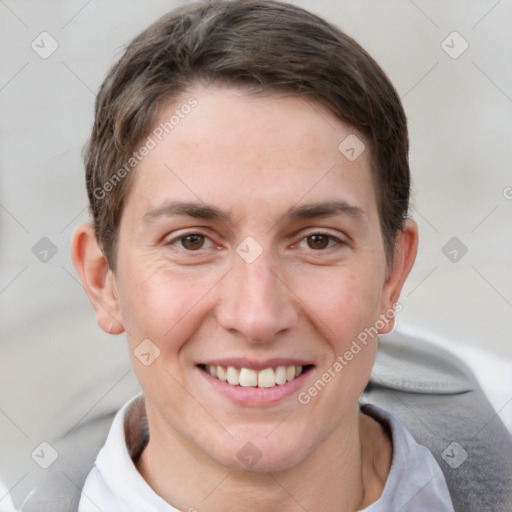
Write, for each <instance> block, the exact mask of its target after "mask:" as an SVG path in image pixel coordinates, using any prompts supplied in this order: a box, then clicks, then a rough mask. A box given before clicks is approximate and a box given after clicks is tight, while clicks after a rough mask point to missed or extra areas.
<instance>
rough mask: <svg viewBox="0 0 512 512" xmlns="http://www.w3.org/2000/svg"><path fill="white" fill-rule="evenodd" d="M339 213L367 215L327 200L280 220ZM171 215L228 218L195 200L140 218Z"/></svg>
mask: <svg viewBox="0 0 512 512" xmlns="http://www.w3.org/2000/svg"><path fill="white" fill-rule="evenodd" d="M340 213H341V214H344V215H348V216H350V217H353V218H355V219H356V220H364V218H365V217H366V216H367V215H366V213H365V211H364V210H363V209H362V208H360V207H358V206H354V205H351V204H349V203H347V202H346V201H327V202H318V203H310V204H305V205H302V206H294V207H292V208H290V209H289V210H288V211H287V212H286V214H285V215H284V216H283V217H282V218H281V220H283V219H287V220H292V221H293V220H301V219H313V218H317V217H327V216H330V215H337V214H340ZM173 215H184V216H188V217H193V218H196V219H205V220H220V221H224V222H225V221H228V220H229V218H230V214H229V213H228V212H226V211H224V210H221V209H219V208H217V207H215V206H210V205H207V204H200V203H196V202H185V201H166V202H165V203H163V204H162V205H161V206H158V207H157V208H154V209H153V210H150V211H149V212H147V213H146V214H144V216H143V217H142V220H143V222H144V223H150V222H152V221H154V220H156V219H158V218H160V217H170V216H173Z"/></svg>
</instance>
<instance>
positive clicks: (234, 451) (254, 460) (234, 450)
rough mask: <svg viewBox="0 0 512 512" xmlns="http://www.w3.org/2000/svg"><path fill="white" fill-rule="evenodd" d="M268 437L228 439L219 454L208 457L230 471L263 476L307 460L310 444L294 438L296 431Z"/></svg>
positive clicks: (246, 436)
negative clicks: (227, 442) (226, 444)
mask: <svg viewBox="0 0 512 512" xmlns="http://www.w3.org/2000/svg"><path fill="white" fill-rule="evenodd" d="M267 432H268V431H267ZM267 435H268V434H267ZM270 437H272V434H271V436H270ZM270 437H269V438H265V437H263V436H261V437H260V436H248V435H245V436H243V438H240V437H238V438H237V439H231V440H230V442H229V446H225V447H224V449H223V450H222V452H221V453H215V454H210V456H211V457H212V458H213V459H214V460H215V461H216V462H217V463H218V464H220V465H222V466H224V467H226V468H228V469H230V470H231V471H251V472H255V473H262V472H276V471H283V470H286V469H289V468H291V467H293V466H295V465H297V464H298V463H300V462H301V461H303V460H304V459H306V458H307V457H308V455H309V454H310V452H311V450H312V447H311V444H309V445H308V441H307V440H306V439H304V438H300V437H297V433H296V432H294V433H293V434H292V433H290V435H288V436H283V435H281V436H276V437H275V439H270ZM286 437H287V439H286ZM310 442H311V440H310Z"/></svg>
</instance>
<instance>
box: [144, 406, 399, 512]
mask: <svg viewBox="0 0 512 512" xmlns="http://www.w3.org/2000/svg"><path fill="white" fill-rule="evenodd" d="M151 419H152V418H151V415H148V421H149V425H150V431H151V437H150V441H149V443H148V445H147V446H146V448H145V449H144V451H143V453H142V456H141V457H140V459H139V461H138V462H137V468H138V470H139V472H140V473H141V475H142V476H143V478H144V479H145V480H146V482H147V483H148V484H149V485H150V486H151V487H152V488H153V490H154V491H155V492H156V493H157V494H158V495H159V496H161V497H162V498H163V499H164V500H166V501H167V502H168V503H170V504H171V505H173V506H174V507H176V508H178V509H179V510H194V509H197V510H201V512H203V511H204V512H221V511H222V512H224V511H225V510H226V507H227V506H229V508H230V509H236V510H240V511H241V512H244V511H246V510H247V511H251V512H259V511H260V510H261V511H267V510H269V509H270V510H277V509H279V510H281V511H283V512H295V511H297V512H299V511H300V512H303V511H304V510H325V511H326V512H327V511H329V512H330V511H333V512H334V511H337V512H342V511H343V512H352V511H354V510H359V509H361V508H364V507H366V506H368V505H369V504H371V503H373V502H374V501H375V500H376V499H378V498H379V496H380V495H381V493H382V490H383V488H384V484H385V481H386V478H387V475H388V473H389V467H390V463H391V451H392V448H391V442H390V440H389V438H388V437H387V435H386V434H385V433H384V432H383V430H382V429H381V427H380V425H379V424H378V423H377V422H376V421H375V420H373V419H372V418H370V417H368V416H365V415H363V414H361V413H358V411H355V414H354V418H353V420H352V421H350V419H348V420H347V421H346V422H344V423H343V425H341V426H340V427H339V428H338V429H336V430H335V431H334V432H332V434H331V435H330V436H329V437H328V438H327V439H326V440H325V441H324V442H323V443H322V444H321V445H320V446H318V447H317V449H316V450H314V451H313V452H312V453H311V454H310V455H309V456H308V457H307V458H306V459H304V460H302V461H300V462H298V463H297V464H295V465H293V466H292V467H290V468H288V469H284V470H280V471H275V472H270V471H269V472H254V471H234V470H230V469H228V468H226V467H224V466H221V465H219V464H217V463H216V462H215V461H214V460H213V459H211V458H210V457H208V456H207V455H206V454H204V452H199V451H198V450H197V448H196V449H194V448H193V447H192V446H190V444H189V443H188V442H187V441H186V440H184V439H183V438H181V437H180V436H179V435H177V434H175V433H174V432H172V433H169V432H167V431H166V432H165V434H164V432H162V431H161V430H160V429H159V428H158V426H157V425H155V427H156V428H152V427H153V424H152V421H151Z"/></svg>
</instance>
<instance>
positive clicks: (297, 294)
mask: <svg viewBox="0 0 512 512" xmlns="http://www.w3.org/2000/svg"><path fill="white" fill-rule="evenodd" d="M190 96H194V97H195V98H196V100H197V106H196V107H195V108H194V109H192V110H191V112H190V113H189V114H188V115H187V116H184V118H183V119H180V122H179V124H177V125H176V126H175V127H174V129H173V130H172V132H170V133H169V135H167V136H165V137H163V138H162V141H161V142H159V143H158V144H157V145H156V147H154V148H153V149H151V151H150V152H149V154H148V155H147V156H146V157H145V158H144V159H143V160H142V161H141V163H140V164H139V165H138V167H137V169H136V171H135V172H136V174H135V175H134V176H133V183H132V185H131V191H130V194H129V196H128V198H127V201H126V203H125V206H124V211H123V215H122V219H121V224H120V231H119V239H118V250H117V263H116V272H115V275H114V277H113V278H114V283H115V290H116V297H117V300H118V304H119V315H120V318H121V319H122V324H123V326H124V328H125V329H126V331H127V337H128V342H129V347H130V354H131V357H132V360H133V365H134V368H135V372H136V374H137V377H138V379H139V381H140V384H141V386H142V389H143V391H144V394H145V397H146V407H147V411H148V418H149V421H150V428H151V429H153V430H152V432H155V439H161V440H167V441H169V440H173V442H176V440H179V442H180V443H183V444H186V445H187V446H188V447H189V448H190V450H193V451H195V453H196V454H199V455H198V456H205V457H208V458H209V459H210V460H212V461H214V462H216V463H218V464H221V465H223V466H226V467H230V468H235V469H236V468H238V469H240V468H242V469H243V468H244V459H243V455H244V453H245V452H244V450H246V451H247V450H249V452H250V451H251V450H252V451H254V452H255V453H257V454H258V455H257V456H258V457H261V459H260V461H259V462H258V468H259V469H264V470H276V469H283V468H287V467H291V466H292V465H294V464H296V463H298V462H299V461H302V460H305V459H307V457H309V456H311V455H312V454H313V453H314V452H315V450H316V449H317V448H318V447H320V446H322V445H325V443H328V440H329V439H330V438H331V437H332V436H333V435H334V433H335V432H337V431H340V430H343V429H344V428H349V425H352V424H353V423H354V422H356V421H357V399H358V397H359V395H360V394H361V392H362V391H363V389H364V387H365V385H366V382H367V380H368V377H369V372H370V369H371V366H372V364H373V361H374V357H375V351H376V341H377V340H376V337H374V338H368V340H367V342H366V345H363V344H362V343H360V342H358V345H359V348H360V350H359V351H357V349H355V348H354V345H353V342H354V340H357V337H358V335H360V333H362V332H364V330H365V328H369V327H372V326H374V325H375V323H376V322H377V321H378V319H379V315H381V314H383V313H385V312H386V311H387V310H389V308H391V307H392V304H391V301H390V293H388V292H387V287H388V286H389V283H388V268H387V266H386V258H385V254H384V248H383V241H382V236H381V232H380V225H379V217H378V212H377V203H376V198H375V193H374V189H373V183H372V178H371V174H370V158H369V157H370V155H369V154H368V151H364V152H363V153H362V154H361V155H360V156H359V157H358V158H357V159H356V160H354V161H350V160H349V159H347V158H346V157H345V156H344V155H343V154H342V152H340V150H339V149H338V146H339V145H340V143H341V142H342V141H343V140H344V139H345V138H346V137H347V136H348V135H350V134H351V133H353V130H351V129H350V127H348V126H347V125H345V124H344V123H342V122H341V121H340V120H339V119H337V118H336V117H335V116H334V115H333V114H332V113H331V112H330V111H328V110H327V109H325V108H323V107H322V106H321V105H319V104H316V103H314V102H311V101H306V100H304V99H301V98H296V97H295V98H294V97H284V96H277V95H269V96H265V97H262V96H258V97H255V96H248V95H247V93H246V92H244V91H243V90H239V89H236V88H228V87H217V86H210V87H208V88H207V89H205V90H204V91H201V90H200V89H197V90H191V91H188V92H187V93H186V94H184V95H183V96H182V97H181V98H179V99H178V101H177V102H174V103H173V104H172V105H169V106H168V108H166V109H163V110H162V112H161V120H162V121H164V120H168V119H169V118H170V117H171V116H172V114H173V112H174V110H175V109H176V108H177V107H179V105H181V104H184V103H186V101H187V99H188V98H190ZM381 330H382V329H381ZM143 340H150V341H149V342H148V341H145V342H144V343H145V344H146V345H140V344H141V342H143ZM148 343H149V344H148ZM148 347H151V350H150V352H151V354H152V356H147V355H146V356H144V357H145V358H146V361H145V362H146V364H143V363H142V362H141V361H140V360H139V359H138V357H137V356H136V354H139V356H140V353H141V350H142V348H145V349H146V352H148V350H147V348H148ZM351 347H352V350H351ZM157 349H158V350H157ZM347 351H349V352H352V356H353V357H351V358H350V359H349V358H348V357H346V356H345V354H346V353H347ZM356 352H357V353H356ZM156 354H159V355H158V357H157V358H156V359H155V360H154V361H153V362H152V363H151V364H147V363H148V362H149V361H148V360H152V358H153V357H154V355H156ZM340 358H341V359H340ZM336 361H338V363H339V364H338V365H336V364H335V363H336ZM341 361H343V362H341ZM340 366H341V369H340ZM226 374H227V375H226ZM326 374H328V375H330V376H331V378H330V379H329V378H328V377H325V375H326ZM226 378H227V381H225V380H226ZM287 379H288V380H287ZM319 379H320V380H321V381H322V383H323V385H321V384H320V385H319V384H318V382H317V381H318V380H319ZM322 379H323V380H322ZM276 381H277V382H276ZM325 381H328V382H325ZM315 382H316V383H317V384H316V388H315V386H314V385H315ZM311 389H316V392H315V391H311ZM152 435H153V434H152ZM152 439H153V437H152ZM248 442H250V443H252V445H254V446H252V447H248V446H249V445H247V444H246V443H248Z"/></svg>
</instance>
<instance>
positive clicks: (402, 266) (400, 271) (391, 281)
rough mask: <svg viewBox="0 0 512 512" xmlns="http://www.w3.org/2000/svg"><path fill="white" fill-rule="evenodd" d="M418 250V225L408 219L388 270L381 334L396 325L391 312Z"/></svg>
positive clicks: (382, 304)
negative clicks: (384, 320)
mask: <svg viewBox="0 0 512 512" xmlns="http://www.w3.org/2000/svg"><path fill="white" fill-rule="evenodd" d="M417 251H418V225H417V224H416V222H415V221H414V220H412V219H406V221H405V223H404V228H403V230H402V231H400V232H399V233H398V234H397V237H396V241H395V251H394V254H393V263H392V265H391V268H390V269H389V270H388V275H387V277H386V282H385V284H384V289H383V292H382V299H381V316H382V315H384V318H385V319H386V322H384V323H385V325H384V327H383V328H382V329H379V334H385V333H387V332H389V331H391V330H392V329H393V327H394V326H395V315H394V314H393V316H392V317H390V315H389V312H390V311H393V310H394V308H395V304H396V303H397V302H398V299H399V297H400V292H401V291H402V287H403V285H404V283H405V280H406V279H407V276H408V275H409V272H410V271H411V269H412V266H413V265H414V260H415V259H416V253H417Z"/></svg>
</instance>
